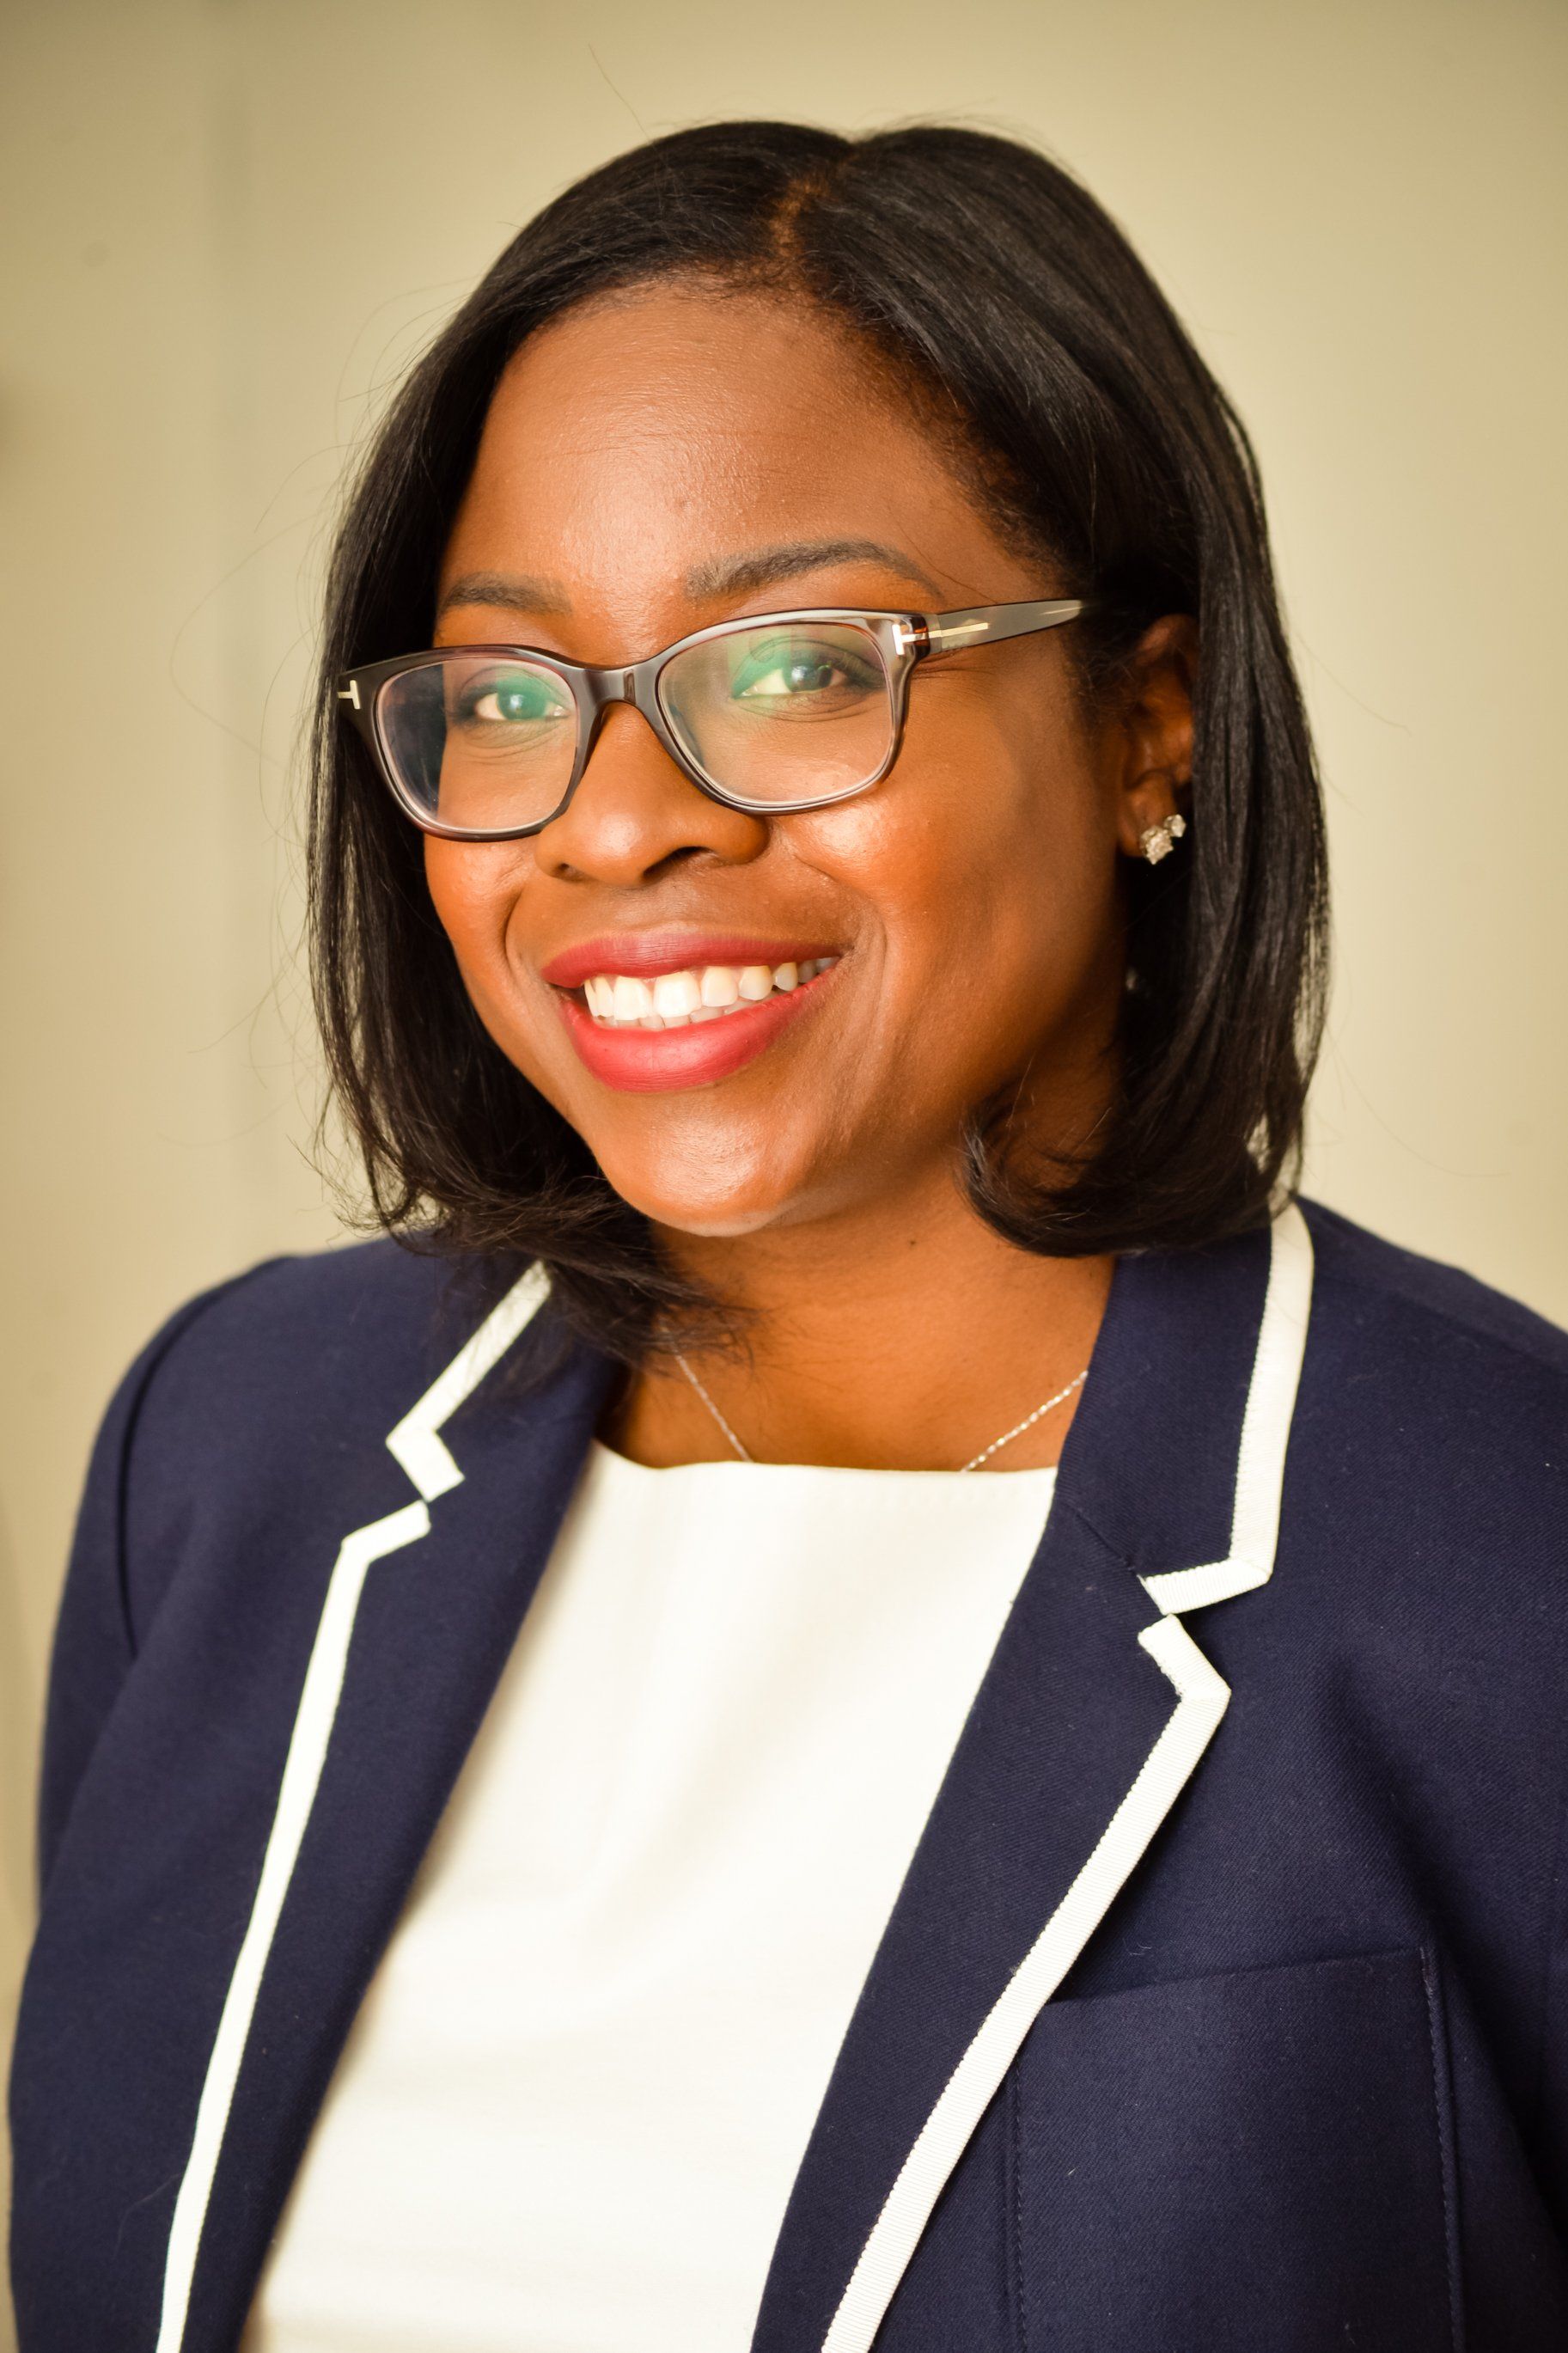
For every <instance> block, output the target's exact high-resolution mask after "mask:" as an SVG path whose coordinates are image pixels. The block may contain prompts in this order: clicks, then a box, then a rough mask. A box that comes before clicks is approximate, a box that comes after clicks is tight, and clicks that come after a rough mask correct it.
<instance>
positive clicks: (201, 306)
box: [0, 0, 1568, 2013]
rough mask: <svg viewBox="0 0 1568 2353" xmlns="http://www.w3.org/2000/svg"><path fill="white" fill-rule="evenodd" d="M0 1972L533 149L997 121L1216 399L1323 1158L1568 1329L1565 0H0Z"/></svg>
mask: <svg viewBox="0 0 1568 2353" xmlns="http://www.w3.org/2000/svg"><path fill="white" fill-rule="evenodd" d="M0 50H3V54H0V108H3V110H4V130H3V133H0V144H3V152H0V269H3V272H4V277H3V289H0V338H3V356H0V501H3V508H4V514H5V532H6V549H7V555H6V561H5V570H4V586H3V591H0V593H3V596H4V605H3V607H0V626H3V628H4V630H5V665H4V670H5V678H6V680H7V691H8V694H9V698H10V700H9V706H8V711H7V715H6V719H5V724H4V726H3V727H0V792H3V794H4V826H3V829H0V852H3V860H4V917H3V941H0V953H3V955H4V958H5V969H4V976H3V995H0V1003H3V1005H4V1008H5V1017H4V1021H3V1023H0V1052H3V1055H4V1074H3V1079H0V1101H3V1103H4V1106H5V1118H6V1137H7V1143H6V1149H5V1155H4V1162H3V1171H0V1182H3V1185H4V1190H5V1203H4V1219H3V1228H0V1230H3V1231H4V1236H5V1246H4V1252H3V1256H4V1275H3V1280H4V1285H5V1294H4V1295H5V1326H4V1328H5V1347H4V1351H3V1353H0V1378H3V1380H4V1384H5V1398H4V1409H3V1417H0V1429H3V1430H4V1432H5V1450H4V1451H5V1462H4V1482H5V1505H4V1509H5V1517H4V1522H3V1526H0V1542H3V1546H4V1551H3V1556H0V1874H3V1875H0V2006H3V2008H4V2010H5V2012H6V2013H8V2011H9V2007H10V1988H11V1984H12V1982H13V1980H14V1977H15V1972H16V1967H17V1965H18V1962H19V1957H20V1954H21V1951H22V1948H23V1944H24V1940H25V1936H26V1923H27V1918H28V1913H29V1905H30V1898H29V1870H30V1857H29V1852H28V1839H27V1834H26V1823H27V1816H28V1810H29V1806H30V1782H31V1759H32V1755H33V1749H34V1743H35V1739H36V1731H37V1700H38V1694H39V1691H40V1686H41V1679H42V1673H43V1668H44V1662H45V1658H46V1652H47V1639H48V1632H49V1627H50V1622H51V1616H52V1611H53V1607H54V1602H55V1598H56V1591H57V1586H58V1574H59V1568H60V1563H61V1556H62V1548H63V1545H64V1542H65V1536H66V1531H67V1525H68V1516H69V1514H70V1511H71V1508H72V1505H73V1503H74V1496H75V1491H76V1488H77V1484H78V1482H79V1477H80V1472H81V1468H82V1463H83V1460H84V1456H85V1451H86V1447H87V1444H88V1440H89V1432H90V1430H91V1427H92V1424H93V1422H94V1420H95V1419H96V1416H97V1414H98V1413H99V1411H100V1407H101V1405H102V1402H103V1400H104V1398H105V1396H106V1393H107V1391H108V1389H109V1387H110V1383H111V1381H112V1380H113V1378H114V1377H115V1375H116V1374H117V1372H118V1371H119V1370H120V1368H121V1366H123V1364H124V1363H125V1361H126V1360H127V1358H128V1357H129V1356H130V1355H131V1354H132V1351H133V1350H134V1349H135V1348H136V1346H137V1345H139V1344H140V1342H141V1340H142V1338H143V1337H144V1336H145V1335H146V1334H147V1333H148V1331H149V1330H150V1329H151V1328H152V1326H153V1324H155V1323H156V1322H157V1321H158V1320H159V1319H160V1318H161V1317H162V1316H163V1314H164V1313H165V1312H166V1310H167V1309H168V1308H170V1307H171V1306H172V1305H173V1304H174V1303H176V1302H177V1301H178V1300H180V1299H181V1298H182V1297H184V1295H185V1294H187V1293H190V1292H191V1291H192V1290H193V1289H195V1288H196V1287H197V1286H198V1285H201V1284H204V1283H206V1282H211V1281H212V1280H214V1279H215V1278H216V1277H217V1276H220V1275H223V1274H225V1273H227V1272H228V1271H231V1270H233V1269H235V1268H237V1267H240V1266H242V1265H244V1264H246V1263H247V1262H248V1261H251V1260H253V1259H255V1258H256V1257H258V1256H259V1255H261V1254H263V1253H266V1252H269V1251H274V1250H300V1249H311V1248H315V1247H317V1246H318V1245H320V1244H322V1243H325V1242H328V1241H330V1240H331V1238H332V1236H333V1233H334V1231H335V1228H334V1223H333V1219H332V1218H331V1214H330V1212H329V1210H328V1208H326V1206H325V1204H324V1201H323V1196H322V1190H321V1185H320V1183H319V1181H318V1179H317V1177H316V1176H314V1175H313V1174H312V1172H311V1170H310V1166H309V1163H308V1160H307V1158H306V1156H305V1155H306V1147H307V1140H308V1132H309V1127H310V1102H311V1092H312V1080H311V1073H310V1055H309V1046H308V1039H307V1038H306V1036H305V1033H304V1021H303V1008H302V999H301V991H300V979H299V976H298V972H297V968H296V966H295V965H294V964H293V962H292V961H291V944H292V939H293V934H294V930H295V926H296V922H297V906H298V901H297V892H296V871H297V858H296V853H295V835H294V826H293V818H292V815H291V789H290V776H289V754H290V749H291V745H292V743H293V740H294V736H295V732H296V727H297V723H298V719H299V712H300V694H301V688H302V683H303V681H304V680H305V678H306V674H307V661H308V649H309V644H310V629H311V614H312V607H313V596H314V583H315V578H316V571H317V563H318V558H319V554H320V550H321V540H322V534H323V530H324V527H325V524H326V522H327V519H328V518H329V516H330V514H331V507H332V499H333V491H334V485H335V483H336V482H337V480H338V479H339V475H340V470H341V468H342V462H343V459H344V457H345V455H346V453H347V452H348V451H349V449H350V448H352V446H353V442H354V440H355V437H356V436H357V435H359V434H360V433H361V432H362V430H363V426H364V423H365V419H366V417H367V416H368V415H370V414H371V413H372V412H373V411H374V406H375V404H376V402H377V400H378V398H379V397H380V396H382V394H383V393H384V389H385V387H386V385H388V384H389V382H390V381H391V380H392V378H393V377H394V375H395V373H396V371H397V369H398V367H399V365H400V364H402V363H403V362H404V361H405V360H406V358H407V357H408V356H409V355H410V354H411V353H413V351H414V350H415V349H416V348H417V346H418V345H419V343H421V341H422V340H423V339H424V338H425V337H426V335H427V334H428V333H429V332H430V331H431V329H432V328H433V326H434V325H435V324H436V322H437V321H438V320H439V319H440V318H441V317H442V316H443V314H444V313H445V311H447V309H448V307H449V306H450V305H451V304H452V303H453V302H454V301H455V300H456V299H457V298H458V295H459V294H460V292H461V291H462V290H463V289H464V288H465V287H466V286H467V285H468V282H469V281H470V280H471V279H472V278H473V277H474V275H475V274H476V273H477V272H478V271H479V269H481V268H482V266H483V265H484V264H485V263H486V262H487V261H488V260H489V259H490V257H491V255H492V254H493V252H494V251H495V250H496V249H497V248H499V246H500V244H501V243H502V242H503V241H504V240H505V238H506V237H508V236H509V234H510V231H511V230H512V228H513V227H515V226H516V225H517V224H519V223H521V221H522V220H523V219H524V218H525V217H526V216H527V215H528V214H529V213H530V212H531V210H533V208H534V207H535V206H537V205H538V204H539V203H540V202H541V201H542V199H543V198H545V197H547V196H548V195H550V194H551V193H552V191H554V190H555V189H556V188H558V187H559V186H560V185H562V184H563V182H565V181H566V180H568V179H570V178H572V177H574V176H575V174H578V173H579V172H581V171H583V170H584V168H586V167H587V166H589V165H591V164H595V163H597V162H599V161H600V160H601V159H602V158H603V157H605V156H606V155H608V154H610V153H613V152H615V151H616V150H617V149H619V148H621V147H623V146H625V145H626V144H628V143H630V142H634V141H635V140H637V138H638V137H639V136H640V135H642V134H643V133H644V132H650V133H651V132H658V131H660V130H664V129H667V128H670V127H673V126H675V125H677V124H679V123H682V122H687V121H692V120H694V119H700V118H702V117H706V116H711V115H717V114H729V113H751V114H755V113H772V114H780V115H785V116H796V117H807V118H814V119H822V120H826V121H830V122H832V123H834V124H836V125H837V126H839V127H841V128H848V129H853V128H856V127H860V126H868V125H871V124H874V123H878V122H881V121H887V120H889V119H893V118H898V117H900V116H903V115H909V114H929V113H941V114H942V115H945V116H947V117H949V118H957V119H962V120H965V121H978V122H982V123H984V124H987V125H990V126H994V127H997V128H1003V129H1011V130H1014V131H1016V132H1019V133H1021V134H1022V135H1024V136H1026V137H1029V138H1032V139H1035V140H1037V141H1038V142H1042V143H1044V144H1045V145H1047V146H1048V147H1049V148H1050V149H1051V150H1052V151H1053V152H1054V153H1056V154H1058V156H1059V157H1061V158H1062V159H1063V160H1064V161H1065V162H1067V163H1068V164H1069V165H1071V166H1073V167H1075V168H1076V169H1077V170H1079V172H1080V173H1081V174H1082V175H1083V176H1084V177H1085V178H1086V179H1087V180H1088V182H1089V185H1090V186H1091V187H1092V188H1094V189H1095V190H1096V192H1097V193H1098V194H1099V195H1100V197H1101V198H1102V199H1103V200H1104V201H1105V202H1106V203H1107V204H1108V205H1109V206H1110V208H1111V209H1112V211H1113V212H1115V213H1116V214H1117V215H1118V216H1120V218H1121V220H1122V221H1123V222H1124V224H1125V225H1126V226H1127V227H1128V228H1129V229H1130V230H1131V234H1132V236H1133V237H1134V239H1135V240H1136V241H1137V243H1138V244H1139V245H1140V247H1141V248H1142V251H1143V252H1144V254H1145V256H1146V257H1147V259H1149V261H1150V262H1151V264H1152V267H1153V268H1154V269H1155V271H1156V273H1157V274H1158V275H1159V276H1160V277H1161V278H1162V280H1163V282H1164V284H1165V286H1166V288H1167V290H1168V291H1169V292H1170V294H1171V295H1172V297H1173V300H1174V301H1175V303H1176V305H1177V307H1178V308H1179V309H1180V311H1182V312H1183V314H1184V317H1185V318H1186V320H1187V321H1188V322H1189V324H1190V325H1191V327H1192V328H1193V330H1194V332H1195V334H1196V336H1197V339H1198V341H1199V343H1200V344H1201V345H1202V347H1203V348H1204V350H1205V353H1207V355H1208V357H1209V359H1210V360H1211V362H1212V363H1213V364H1214V365H1215V368H1216V369H1217V371H1218V373H1219V374H1220V375H1221V377H1222V378H1223V379H1224V380H1225V381H1226V384H1227V385H1229V386H1230V388H1231V390H1232V391H1233V393H1234V394H1235V395H1236V396H1237V399H1238V401H1239V403H1240V406H1241V408H1242V411H1243V414H1244V415H1245V416H1246V417H1247V419H1248V420H1249V423H1250V424H1251V426H1252V427H1253V429H1254V431H1255V433H1256V436H1257V438H1258V444H1259V447H1260V449H1261V453H1262V457H1263V460H1264V466H1265V470H1266V476H1267V480H1268V485H1269V489H1270V493H1271V500H1272V510H1273V515H1274V522H1275V529H1276V533H1277V537H1278V546H1279V559H1280V565H1281V569H1282V573H1283V578H1284V585H1285V590H1286V595H1287V598H1288V602H1289V613H1290V617H1291V621H1292V624H1293V628H1294V631H1295V636H1296V642H1297V646H1298V649H1299V651H1300V659H1301V663H1302V667H1303V671H1304V675H1305V679H1306V683H1307V689H1308V693H1309V697H1310V702H1311V706H1312V710H1313V713H1314V716H1315V719H1316V722H1317V726H1318V730H1319V733H1320V737H1321V747H1322V752H1323V756H1324V763H1325V767H1326V772H1327V776H1328V780H1329V789H1330V797H1331V821H1332V828H1333V838H1334V849H1335V853H1336V859H1337V880H1338V957H1339V962H1338V984H1337V989H1336V994H1335V999H1334V1013H1333V1021H1332V1034H1331V1047H1330V1051H1329V1055H1328V1059H1327V1062H1326V1066H1325V1070H1324V1074H1323V1078H1322V1082H1321V1086H1320V1088H1319V1091H1318V1096H1317V1104H1316V1116H1315V1120H1314V1125H1313V1134H1312V1148H1311V1160H1310V1176H1311V1182H1312V1186H1313V1188H1314V1190H1315V1191H1316V1192H1317V1193H1319V1194H1320V1195H1321V1196H1322V1197H1323V1198H1327V1199H1329V1200H1331V1201H1332V1202H1335V1203H1337V1204H1339V1205H1340V1206H1342V1207H1343V1208H1346V1209H1348V1210H1349V1211H1351V1212H1352V1214H1354V1215H1356V1216H1358V1217H1360V1218H1363V1219H1365V1220H1367V1221H1368V1222H1370V1223H1372V1224H1373V1225H1374V1226H1378V1227H1381V1228H1383V1229H1384V1230H1386V1231H1388V1232H1390V1233H1392V1234H1394V1235H1395V1236H1397V1237H1398V1238H1400V1239H1403V1240H1407V1241H1409V1242H1411V1243H1413V1244H1415V1245H1416V1246H1417V1247H1419V1248H1422V1249H1425V1250H1432V1251H1436V1252H1437V1253H1439V1254H1441V1255H1443V1256H1446V1257H1448V1258H1451V1259H1454V1260H1457V1261H1459V1262H1460V1263H1462V1264H1464V1265H1466V1266H1468V1267H1469V1268H1471V1269H1473V1270H1474V1271H1476V1272H1478V1273H1479V1274H1482V1275H1484V1276H1486V1277H1488V1278H1489V1279H1490V1280H1491V1281H1493V1282H1498V1283H1500V1284H1502V1285H1503V1286H1505V1287H1506V1288H1508V1289H1510V1290H1511V1291H1514V1292H1516V1293H1520V1294H1521V1295H1522V1296H1523V1297H1525V1298H1526V1299H1528V1300H1530V1301H1531V1302H1533V1303H1536V1304H1537V1305H1539V1306H1540V1307H1542V1309H1544V1310H1545V1311H1546V1312H1547V1313H1549V1314H1555V1315H1557V1316H1558V1317H1561V1318H1563V1319H1565V1320H1568V1228H1565V1224H1564V1219H1563V1179H1564V1175H1565V1172H1568V1087H1565V1085H1564V1078H1565V1075H1568V1073H1565V1071H1564V1054H1563V1010H1562V1008H1563V999H1564V995H1565V988H1564V982H1565V977H1568V976H1565V970H1564V966H1565V962H1568V957H1565V953H1564V924H1563V913H1562V901H1563V860H1564V857H1565V855H1568V836H1565V833H1564V828H1563V816H1562V811H1563V746H1562V734H1561V723H1560V715H1559V714H1560V705H1561V685H1560V675H1561V651H1560V649H1561V644H1562V638H1563V614H1564V608H1565V595H1564V574H1563V564H1562V560H1561V554H1562V550H1563V548H1564V546H1565V545H1568V532H1565V530H1564V524H1565V522H1568V515H1565V513H1564V507H1565V503H1568V502H1565V499H1564V482H1565V467H1564V459H1563V432H1562V419H1563V385H1564V382H1565V381H1568V364H1565V362H1568V351H1565V348H1564V346H1565V343H1568V335H1565V331H1564V314H1563V299H1562V298H1563V256H1564V246H1565V243H1568V225H1565V207H1564V197H1565V195H1568V153H1565V150H1564V145H1563V140H1562V137H1561V121H1562V109H1563V99H1564V94H1565V84H1568V10H1564V8H1563V5H1562V0H1294V4H1293V5H1281V0H1186V5H1184V7H1183V8H1182V9H1181V10H1180V11H1179V12H1174V13H1173V11H1172V10H1171V9H1170V8H1169V7H1168V6H1165V5H1156V0H972V5H969V6H968V7H966V8H964V9H963V10H956V11H955V10H954V9H953V8H952V5H951V4H950V0H857V5H852V6H846V5H843V0H793V5H789V6H787V7H778V8H773V9H770V10H766V11H759V10H757V9H756V8H754V7H751V6H747V5H738V0H727V5H726V0H664V5H658V0H580V5H572V6H567V7H564V8H563V7H561V6H552V7H549V8H546V7H544V6H542V5H533V0H440V5H436V0H374V5H371V0H206V5H203V0H9V5H7V7H6V8H5V12H4V15H3V16H0Z"/></svg>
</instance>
